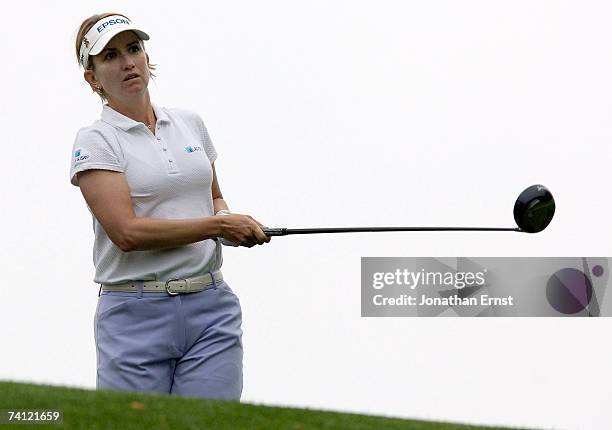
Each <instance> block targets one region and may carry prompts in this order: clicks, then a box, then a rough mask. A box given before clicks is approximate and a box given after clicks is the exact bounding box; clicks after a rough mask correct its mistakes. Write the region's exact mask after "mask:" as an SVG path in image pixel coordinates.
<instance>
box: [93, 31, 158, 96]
mask: <svg viewBox="0 0 612 430" xmlns="http://www.w3.org/2000/svg"><path fill="white" fill-rule="evenodd" d="M92 60H93V63H94V70H95V71H94V70H90V69H88V70H86V71H85V79H86V80H87V82H89V83H90V84H91V85H93V86H101V87H102V89H103V91H104V95H105V96H106V98H107V99H108V100H109V101H112V100H127V99H130V98H132V97H133V96H135V95H139V94H141V93H143V92H145V91H146V90H147V85H148V84H149V59H148V57H147V55H146V53H145V52H144V50H143V49H142V42H141V41H140V38H139V37H138V36H136V34H135V33H134V32H132V31H123V32H121V33H119V34H117V35H116V36H115V37H113V38H112V39H111V40H110V42H108V44H107V45H106V46H105V47H104V50H103V51H102V52H100V53H99V54H98V55H95V56H93V57H92ZM134 75H136V76H135V77H133V76H134Z"/></svg>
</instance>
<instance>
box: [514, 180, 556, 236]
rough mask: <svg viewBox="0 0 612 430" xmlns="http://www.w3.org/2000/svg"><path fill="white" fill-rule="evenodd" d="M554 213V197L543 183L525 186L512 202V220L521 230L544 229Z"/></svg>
mask: <svg viewBox="0 0 612 430" xmlns="http://www.w3.org/2000/svg"><path fill="white" fill-rule="evenodd" d="M554 214H555V199H554V198H553V195H552V193H551V192H550V191H549V190H548V189H547V188H546V187H545V186H544V185H532V186H530V187H528V188H526V189H525V190H524V191H523V192H522V193H521V194H520V195H519V196H518V198H517V199H516V203H515V204H514V220H515V221H516V225H518V226H519V228H520V229H521V231H524V232H527V233H538V232H540V231H542V230H544V229H545V228H546V227H547V226H548V224H550V222H551V221H552V218H553V215H554Z"/></svg>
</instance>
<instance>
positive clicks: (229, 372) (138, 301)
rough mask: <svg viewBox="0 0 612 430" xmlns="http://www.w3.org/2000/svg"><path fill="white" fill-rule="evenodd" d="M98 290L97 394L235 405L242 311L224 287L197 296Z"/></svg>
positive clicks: (219, 285) (221, 284)
mask: <svg viewBox="0 0 612 430" xmlns="http://www.w3.org/2000/svg"><path fill="white" fill-rule="evenodd" d="M138 285H139V287H140V288H139V291H138V292H106V291H102V293H101V294H100V296H99V298H98V307H97V309H96V314H95V318H94V338H95V341H96V353H97V380H96V388H97V389H110V390H128V391H141V392H152V393H166V394H175V395H179V396H190V397H201V398H216V399H223V400H235V401H239V400H240V395H241V394H242V329H241V324H242V311H241V307H240V301H239V300H238V297H237V296H236V295H235V294H234V293H233V291H232V290H231V288H230V287H229V286H228V285H227V284H226V283H225V281H221V282H217V284H216V285H212V286H210V287H208V289H206V290H204V291H200V292H197V293H187V294H179V295H176V296H171V295H169V294H168V293H166V292H164V293H149V292H144V293H143V292H142V289H141V288H142V283H138Z"/></svg>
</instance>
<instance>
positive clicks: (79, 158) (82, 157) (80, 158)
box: [74, 148, 89, 163]
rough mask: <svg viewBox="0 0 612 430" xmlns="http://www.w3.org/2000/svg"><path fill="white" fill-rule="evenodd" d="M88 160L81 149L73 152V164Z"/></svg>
mask: <svg viewBox="0 0 612 430" xmlns="http://www.w3.org/2000/svg"><path fill="white" fill-rule="evenodd" d="M88 158H89V155H87V154H85V153H84V151H83V148H77V150H76V151H74V162H75V163H78V162H80V161H85V160H87V159H88Z"/></svg>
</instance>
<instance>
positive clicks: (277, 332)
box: [0, 0, 612, 430]
mask: <svg viewBox="0 0 612 430" xmlns="http://www.w3.org/2000/svg"><path fill="white" fill-rule="evenodd" d="M107 11H109V12H121V13H124V14H126V15H128V16H129V17H130V18H132V19H133V20H134V22H135V23H137V24H139V25H141V26H142V27H144V29H145V30H147V31H148V33H149V34H150V36H151V40H150V41H148V42H147V44H146V48H147V51H148V53H149V55H150V57H151V61H152V62H153V63H156V64H157V66H158V67H157V71H156V74H157V77H156V78H155V80H154V82H152V83H151V86H150V90H151V97H152V100H153V102H154V103H156V104H159V105H162V106H167V107H174V106H176V107H183V108H188V109H192V110H195V111H196V112H198V113H199V114H200V115H201V116H202V118H203V119H204V122H205V123H206V125H207V127H208V131H209V133H210V135H211V138H212V140H213V143H214V145H215V147H216V149H217V152H218V154H219V157H218V159H217V162H216V167H217V173H218V177H219V182H220V185H221V189H222V191H223V194H224V196H225V198H226V200H227V202H228V204H229V206H230V209H231V210H233V211H234V212H239V213H247V214H250V215H252V216H253V217H255V218H256V219H258V220H259V221H261V222H262V223H264V224H265V225H268V226H271V227H296V228H297V227H316V226H360V225H374V226H376V225H378V226H382V225H456V226H459V225H481V226H499V227H505V226H508V227H511V226H513V225H514V220H513V217H512V207H513V204H514V200H515V198H516V197H517V195H518V194H519V193H520V191H521V190H523V189H524V188H526V187H527V186H529V185H531V184H535V183H541V184H544V185H546V186H547V187H549V188H550V189H551V190H552V192H553V193H554V195H555V198H556V201H557V213H556V215H555V219H554V220H553V223H552V224H551V226H550V227H549V228H548V229H547V230H546V231H545V232H543V233H541V234H537V235H522V234H521V235H520V234H509V233H465V232H464V233H414V234H410V233H402V234H391V233H384V234H361V235H360V234H349V235H337V236H330V235H315V236H311V237H300V236H289V237H284V238H283V237H281V238H275V239H273V240H272V242H271V243H270V244H267V245H265V246H262V247H256V248H253V249H246V248H240V249H228V248H225V252H224V266H223V273H224V276H225V278H226V280H227V282H228V284H229V285H230V286H231V287H232V289H233V290H234V291H235V292H236V293H237V294H238V296H239V297H240V300H241V303H242V309H243V318H244V322H243V330H244V336H243V342H244V348H245V357H244V359H245V361H244V377H245V382H244V391H243V396H242V400H243V401H245V402H255V403H265V404H273V405H291V406H297V407H310V408H322V409H332V410H342V411H353V412H361V413H369V414H384V415H392V416H399V417H414V418H424V419H435V420H450V421H460V422H471V423H481V424H500V425H513V426H532V427H541V428H545V427H548V428H555V429H581V430H583V429H584V430H587V429H588V430H595V429H602V428H604V423H605V424H609V422H611V421H612V417H611V416H610V413H609V411H610V407H609V405H610V400H611V399H612V392H611V383H612V365H611V364H610V363H611V360H610V358H611V357H610V356H611V353H612V347H611V346H610V341H609V339H610V332H611V329H612V320H610V319H606V318H601V319H572V318H556V319H546V318H523V319H521V318H361V317H360V258H361V257H364V256H379V257H381V256H394V257H411V256H420V257H427V256H445V257H489V256H568V257H569V256H575V257H585V256H611V255H612V240H611V239H612V227H611V225H610V224H611V223H610V213H611V212H612V211H611V209H612V204H611V203H610V198H609V189H610V188H609V183H610V177H611V174H610V162H611V161H612V149H611V146H610V142H611V141H612V111H611V106H612V105H611V103H612V79H611V77H612V26H611V25H610V21H611V18H612V16H611V15H612V5H610V4H609V2H605V1H580V2H578V1H514V2H507V1H503V2H502V1H484V0H483V1H471V0H469V1H468V0H462V1H429V2H424V1H380V0H379V1H318V0H316V1H309V2H298V1H280V0H279V1H265V0H264V1H257V2H248V1H233V2H212V1H204V2H198V3H196V2H183V1H173V2H162V3H151V2H144V1H143V2H137V1H104V2H102V1H88V2H77V1H72V2H68V1H67V2H61V3H60V2H58V3H57V4H54V3H53V2H43V1H38V2H34V1H28V0H24V1H20V2H13V3H11V4H10V5H7V6H5V12H6V13H5V15H6V16H7V17H11V19H5V20H4V21H3V24H2V25H3V27H2V34H3V37H2V38H0V49H1V52H2V54H3V55H2V58H3V66H2V68H1V70H0V86H1V88H0V89H1V93H0V94H1V95H2V96H1V97H2V103H0V114H1V118H2V133H3V145H2V147H3V149H4V151H5V153H4V157H5V160H6V161H7V163H6V164H5V168H4V170H3V175H4V180H3V181H1V184H0V192H1V197H2V202H3V210H2V211H1V212H0V217H1V221H2V222H1V223H0V226H1V228H2V237H3V240H4V246H3V247H2V248H0V253H1V257H2V262H3V263H2V264H3V267H4V273H5V274H6V275H7V276H6V277H5V279H4V285H3V287H2V288H1V289H0V324H1V326H2V327H3V329H2V331H1V333H2V338H1V339H0V340H1V341H2V344H3V351H4V354H2V355H0V379H15V380H20V381H33V382H38V383H43V382H44V383H52V384H61V385H71V386H79V387H86V388H94V387H95V371H96V367H95V366H96V363H95V359H96V356H95V345H94V339H93V316H94V312H95V307H96V303H97V300H98V286H97V285H96V284H94V283H93V274H94V267H93V262H92V246H93V231H92V220H91V216H90V214H89V212H88V211H87V208H86V206H85V203H84V200H83V197H82V195H81V193H80V191H79V189H78V188H76V187H73V186H72V185H70V183H69V177H68V173H69V167H70V161H71V149H72V145H73V141H74V137H75V134H76V132H77V130H78V129H79V128H80V127H83V126H85V125H88V124H90V123H91V122H93V121H94V120H96V119H97V118H98V117H99V115H100V111H101V104H100V101H99V99H98V98H97V96H95V95H94V94H92V92H91V91H90V89H89V87H88V86H87V85H86V83H85V81H84V80H83V78H82V71H81V70H80V69H79V68H78V66H77V63H76V59H75V53H74V38H75V36H76V31H77V28H78V26H79V24H80V23H81V22H82V20H83V19H84V18H86V17H87V16H89V15H91V14H93V13H101V12H107Z"/></svg>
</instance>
